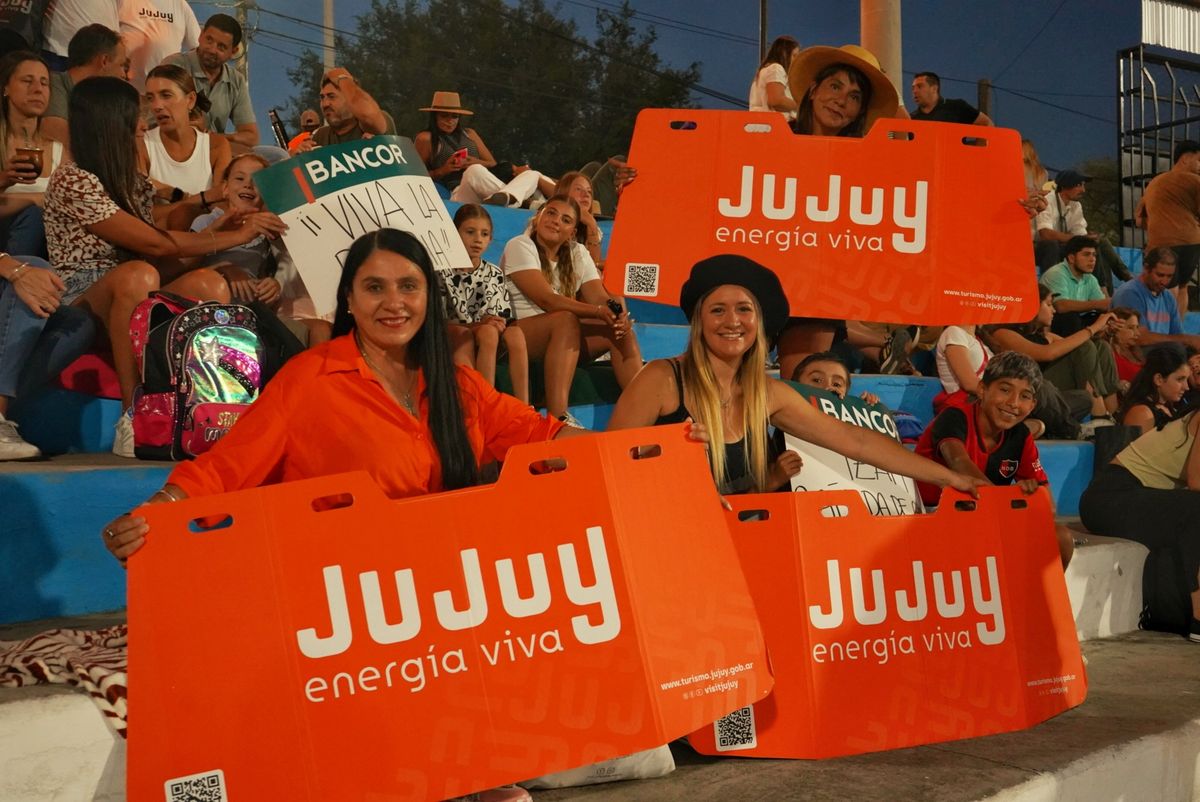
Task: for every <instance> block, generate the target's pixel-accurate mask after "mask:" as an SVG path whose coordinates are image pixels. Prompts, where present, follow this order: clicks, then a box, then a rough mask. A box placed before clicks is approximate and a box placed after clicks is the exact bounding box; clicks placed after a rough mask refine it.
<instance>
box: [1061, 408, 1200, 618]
mask: <svg viewBox="0 0 1200 802" xmlns="http://www.w3.org/2000/svg"><path fill="white" fill-rule="evenodd" d="M1197 429H1200V415H1198V414H1196V413H1195V412H1193V413H1190V414H1187V415H1185V416H1183V417H1181V418H1179V419H1177V420H1175V421H1172V422H1171V423H1168V424H1166V425H1165V426H1163V427H1162V428H1161V429H1152V430H1150V431H1148V432H1147V433H1145V434H1143V435H1142V436H1141V437H1139V438H1138V439H1137V440H1135V441H1134V442H1133V443H1131V444H1129V445H1128V446H1126V447H1125V449H1124V450H1122V451H1121V452H1120V453H1119V454H1117V456H1116V457H1115V458H1114V459H1113V460H1112V462H1110V463H1109V464H1108V465H1105V466H1104V467H1102V468H1100V470H1098V471H1097V472H1096V474H1095V475H1094V476H1093V477H1092V481H1091V483H1090V484H1089V485H1088V486H1087V489H1086V490H1084V491H1083V495H1082V496H1081V497H1080V499H1079V517H1080V518H1081V519H1082V520H1083V525H1084V526H1086V527H1087V528H1088V530H1089V531H1092V532H1095V533H1096V534H1098V535H1108V536H1111V537H1123V538H1129V539H1130V540H1136V541H1137V542H1138V543H1141V544H1142V545H1144V546H1146V547H1147V548H1149V549H1150V550H1151V551H1158V550H1160V549H1165V550H1169V551H1170V552H1171V553H1172V556H1173V557H1174V558H1175V559H1176V560H1178V561H1179V562H1180V564H1181V565H1182V568H1183V577H1184V581H1185V582H1186V588H1187V590H1188V592H1189V593H1190V595H1191V613H1192V620H1191V625H1190V628H1189V632H1188V637H1189V638H1190V640H1192V641H1193V642H1200V580H1198V576H1197V575H1198V572H1200V538H1198V537H1196V525H1197V521H1200V493H1197V492H1195V491H1197V490H1200V449H1197V447H1196V443H1197V442H1200V437H1197V436H1196V431H1197Z"/></svg>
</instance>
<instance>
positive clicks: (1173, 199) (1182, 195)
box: [1134, 139, 1200, 317]
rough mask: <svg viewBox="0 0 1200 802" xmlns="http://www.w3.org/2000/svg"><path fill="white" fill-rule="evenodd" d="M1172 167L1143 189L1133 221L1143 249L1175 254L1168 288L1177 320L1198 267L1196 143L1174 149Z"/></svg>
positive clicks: (1199, 161)
mask: <svg viewBox="0 0 1200 802" xmlns="http://www.w3.org/2000/svg"><path fill="white" fill-rule="evenodd" d="M1174 155H1175V164H1174V166H1173V167H1172V168H1171V169H1170V170H1168V171H1167V172H1165V173H1163V174H1162V175H1159V176H1156V177H1155V178H1154V180H1153V181H1151V182H1150V184H1149V185H1148V186H1147V187H1146V190H1145V192H1144V193H1143V194H1142V199H1141V201H1140V202H1139V203H1138V208H1137V212H1136V213H1135V214H1134V219H1135V221H1136V222H1137V224H1138V225H1139V226H1141V227H1142V228H1145V229H1146V248H1147V249H1148V250H1149V249H1154V248H1160V247H1162V246H1167V247H1169V248H1171V250H1173V251H1175V262H1176V269H1175V277H1174V279H1173V280H1172V281H1171V287H1172V288H1173V289H1174V290H1175V302H1176V303H1178V304H1179V315H1180V317H1182V316H1184V315H1186V314H1187V308H1188V296H1187V285H1188V282H1189V281H1191V280H1192V277H1193V276H1195V275H1196V269H1197V266H1200V142H1195V141H1192V140H1188V139H1185V140H1184V141H1182V142H1180V143H1179V144H1177V145H1176V146H1175V154H1174Z"/></svg>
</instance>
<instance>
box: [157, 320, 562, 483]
mask: <svg viewBox="0 0 1200 802" xmlns="http://www.w3.org/2000/svg"><path fill="white" fill-rule="evenodd" d="M456 374H457V378H458V386H459V390H460V398H461V399H462V407H463V416H464V418H465V421H466V426H467V437H468V439H469V440H470V443H471V449H472V451H473V452H474V453H475V457H476V459H478V460H480V461H481V462H487V461H491V460H503V459H504V455H505V453H506V452H507V451H508V449H509V448H510V447H511V446H514V445H519V444H521V443H533V442H539V441H543V440H551V439H553V438H554V436H555V435H556V434H558V431H559V430H560V429H561V428H562V427H563V424H562V423H561V422H559V421H556V420H553V419H551V418H548V417H545V416H542V415H539V414H537V413H536V412H535V411H533V410H532V409H530V408H529V407H527V406H525V405H524V404H522V403H521V402H520V401H518V400H517V399H516V398H513V397H512V396H510V395H505V394H504V393H500V392H497V391H496V389H495V388H493V387H492V386H491V385H490V384H488V383H487V382H486V381H484V379H483V377H482V376H480V375H479V374H478V373H476V372H475V371H474V370H470V369H469V368H462V367H459V368H457V369H456ZM416 397H417V399H418V402H417V403H418V412H419V419H418V418H414V417H413V416H412V415H410V414H409V413H408V412H407V411H406V410H404V409H403V408H402V407H401V406H400V405H399V404H397V403H396V401H395V400H394V399H393V398H392V397H391V396H390V395H389V394H388V392H387V390H386V389H384V387H383V385H382V384H380V382H379V380H378V379H377V378H376V377H375V375H374V373H373V372H372V371H371V369H370V368H368V367H367V363H366V361H365V360H363V358H362V355H361V354H359V352H358V348H357V346H356V344H355V342H354V337H353V335H346V336H344V337H338V338H336V339H334V340H331V341H330V342H328V343H325V344H324V345H320V346H318V347H316V348H312V349H310V350H308V351H305V352H304V353H303V354H300V355H298V356H296V357H293V358H292V359H291V360H290V361H289V362H288V363H287V365H285V366H284V367H283V369H282V370H280V371H279V373H278V374H277V375H276V376H275V378H274V379H272V380H271V383H270V384H268V385H267V387H266V389H265V390H264V391H263V393H262V395H261V396H260V397H259V399H258V400H257V401H255V402H254V404H252V405H251V406H250V408H249V409H248V410H247V411H246V412H245V413H244V414H243V415H242V417H241V419H240V420H238V422H237V423H236V424H235V425H234V426H233V428H231V429H230V430H229V433H228V434H227V435H225V437H223V438H222V439H221V440H220V441H219V442H218V443H216V444H215V445H214V446H213V448H212V449H211V450H210V451H208V452H207V453H205V454H202V455H200V456H199V457H198V458H197V459H195V460H193V461H191V462H184V463H181V464H180V465H178V466H177V467H176V468H175V470H174V471H172V472H171V476H170V478H169V479H168V481H169V482H171V483H173V484H176V485H178V486H179V487H180V488H182V489H183V490H184V491H185V492H186V493H187V494H188V495H189V496H204V495H210V494H215V493H226V492H231V491H234V490H242V489H246V488H252V487H258V486H260V485H264V484H273V483H276V482H287V481H292V480H296V479H311V478H313V477H316V476H327V475H330V474H336V473H344V472H346V471H358V470H366V471H367V472H368V473H369V474H371V477H372V478H373V479H374V480H375V481H376V482H377V483H378V484H379V486H380V487H381V488H382V489H383V492H384V493H385V494H386V495H387V496H388V497H389V498H402V497H404V496H419V495H423V494H425V493H436V492H439V491H441V490H442V489H443V488H442V472H441V463H440V461H439V459H438V453H437V447H436V446H435V445H434V442H433V435H432V433H431V432H430V430H429V399H428V398H427V397H426V395H425V379H424V374H423V373H422V374H420V375H419V376H418V379H417V392H416Z"/></svg>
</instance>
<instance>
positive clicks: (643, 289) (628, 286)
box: [625, 262, 658, 298]
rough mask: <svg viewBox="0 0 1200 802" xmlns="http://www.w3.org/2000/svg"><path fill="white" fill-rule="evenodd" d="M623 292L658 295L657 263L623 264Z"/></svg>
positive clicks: (635, 294)
mask: <svg viewBox="0 0 1200 802" xmlns="http://www.w3.org/2000/svg"><path fill="white" fill-rule="evenodd" d="M625 294H626V295H634V296H641V297H643V298H653V297H655V296H656V295H658V265H648V264H637V263H636V262H629V263H627V264H626V265H625Z"/></svg>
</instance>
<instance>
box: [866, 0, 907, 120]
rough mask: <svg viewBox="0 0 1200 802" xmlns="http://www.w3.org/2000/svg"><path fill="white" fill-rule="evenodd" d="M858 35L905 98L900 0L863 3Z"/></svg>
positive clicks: (874, 0) (897, 90)
mask: <svg viewBox="0 0 1200 802" xmlns="http://www.w3.org/2000/svg"><path fill="white" fill-rule="evenodd" d="M859 35H860V38H861V39H862V46H863V47H865V48H866V49H867V50H870V51H871V52H872V53H874V54H875V58H877V59H879V66H880V67H882V68H883V71H884V73H886V74H887V77H888V79H889V80H890V81H891V82H892V85H893V86H895V87H896V92H898V93H899V95H900V97H901V98H902V99H903V97H904V90H905V89H906V88H907V87H906V86H905V83H904V72H903V63H904V60H903V57H902V56H903V47H902V42H901V37H900V0H860V2H859ZM902 102H903V101H902Z"/></svg>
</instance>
